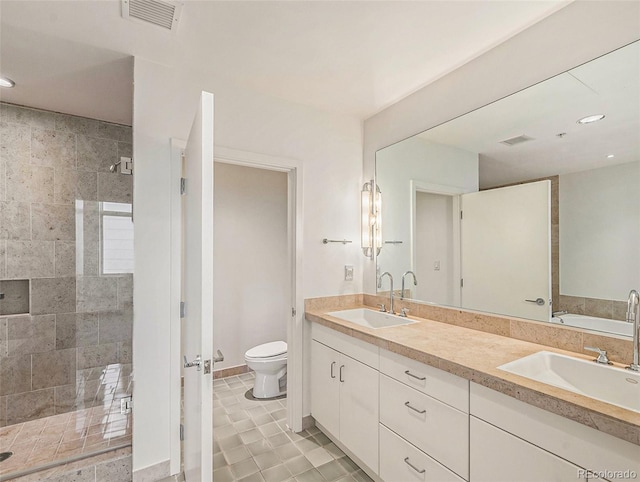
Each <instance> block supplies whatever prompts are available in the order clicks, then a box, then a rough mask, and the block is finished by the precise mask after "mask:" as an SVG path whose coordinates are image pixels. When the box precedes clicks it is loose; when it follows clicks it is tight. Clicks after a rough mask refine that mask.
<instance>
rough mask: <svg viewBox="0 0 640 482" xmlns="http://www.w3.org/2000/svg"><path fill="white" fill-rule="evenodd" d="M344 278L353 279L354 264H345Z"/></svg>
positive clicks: (346, 279)
mask: <svg viewBox="0 0 640 482" xmlns="http://www.w3.org/2000/svg"><path fill="white" fill-rule="evenodd" d="M344 280H345V281H353V265H350V264H345V265H344Z"/></svg>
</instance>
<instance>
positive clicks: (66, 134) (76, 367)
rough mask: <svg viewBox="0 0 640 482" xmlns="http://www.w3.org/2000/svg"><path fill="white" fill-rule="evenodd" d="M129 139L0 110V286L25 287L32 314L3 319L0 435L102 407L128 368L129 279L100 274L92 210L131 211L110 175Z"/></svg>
mask: <svg viewBox="0 0 640 482" xmlns="http://www.w3.org/2000/svg"><path fill="white" fill-rule="evenodd" d="M131 139H132V136H131V128H130V127H128V126H120V125H115V124H109V123H106V122H101V121H97V120H93V119H86V118H81V117H75V116H70V115H64V114H58V113H54V112H48V111H42V110H35V109H27V108H22V107H18V106H14V105H10V104H0V279H3V280H12V279H27V280H29V281H30V306H31V309H30V313H29V314H25V315H12V316H4V317H0V426H5V425H12V424H15V423H20V422H25V421H28V420H33V419H36V418H40V417H44V416H49V415H54V414H59V413H64V412H68V411H71V410H75V409H83V408H88V407H90V406H92V405H93V404H97V403H100V401H101V399H102V398H103V394H101V380H100V374H101V373H102V371H103V370H104V369H105V368H106V367H107V366H109V365H112V364H124V365H129V364H130V363H131V332H132V317H133V315H132V313H133V296H132V289H133V288H132V275H131V274H122V275H104V276H101V274H100V264H99V256H100V253H99V250H100V243H99V233H100V219H99V216H100V209H99V203H100V202H104V201H108V202H118V203H131V202H132V176H127V175H122V174H116V173H111V172H109V166H110V165H111V164H113V163H115V162H116V161H117V160H118V159H119V158H120V157H121V156H126V157H131V155H132V140H131ZM77 201H81V202H77ZM77 233H81V235H80V234H78V235H77ZM78 260H80V262H79V263H78ZM125 386H126V385H125ZM96 395H97V396H96Z"/></svg>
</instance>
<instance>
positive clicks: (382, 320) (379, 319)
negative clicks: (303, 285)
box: [327, 308, 415, 328]
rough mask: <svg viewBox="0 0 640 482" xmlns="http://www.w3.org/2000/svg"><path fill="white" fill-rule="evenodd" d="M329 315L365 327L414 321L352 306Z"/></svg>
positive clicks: (404, 323) (382, 326)
mask: <svg viewBox="0 0 640 482" xmlns="http://www.w3.org/2000/svg"><path fill="white" fill-rule="evenodd" d="M327 315H329V316H334V317H336V318H340V319H341V320H345V321H350V322H351V323H356V324H357V325H360V326H364V327H366V328H388V327H390V326H398V325H408V324H410V323H415V321H414V320H410V319H409V318H404V317H402V316H398V315H392V314H390V313H384V312H382V311H375V310H369V309H367V308H354V309H352V310H342V311H332V312H330V313H327Z"/></svg>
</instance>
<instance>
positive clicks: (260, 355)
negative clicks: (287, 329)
mask: <svg viewBox="0 0 640 482" xmlns="http://www.w3.org/2000/svg"><path fill="white" fill-rule="evenodd" d="M283 354H284V355H285V356H286V354H287V344H286V342H284V341H272V342H270V343H264V344H262V345H258V346H255V347H253V348H251V349H249V350H247V352H246V353H245V355H244V356H245V358H251V359H256V360H264V359H273V358H276V357H280V355H283Z"/></svg>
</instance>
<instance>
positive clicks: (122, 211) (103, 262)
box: [100, 202, 133, 274]
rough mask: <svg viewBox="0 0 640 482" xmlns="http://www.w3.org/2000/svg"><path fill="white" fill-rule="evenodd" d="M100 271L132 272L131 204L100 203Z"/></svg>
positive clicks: (108, 272)
mask: <svg viewBox="0 0 640 482" xmlns="http://www.w3.org/2000/svg"><path fill="white" fill-rule="evenodd" d="M100 272H101V274H122V273H133V219H132V209H131V204H128V203H113V202H101V203H100Z"/></svg>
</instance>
